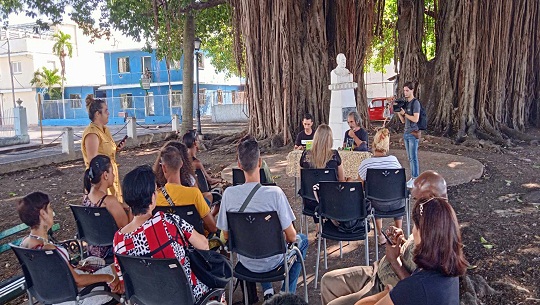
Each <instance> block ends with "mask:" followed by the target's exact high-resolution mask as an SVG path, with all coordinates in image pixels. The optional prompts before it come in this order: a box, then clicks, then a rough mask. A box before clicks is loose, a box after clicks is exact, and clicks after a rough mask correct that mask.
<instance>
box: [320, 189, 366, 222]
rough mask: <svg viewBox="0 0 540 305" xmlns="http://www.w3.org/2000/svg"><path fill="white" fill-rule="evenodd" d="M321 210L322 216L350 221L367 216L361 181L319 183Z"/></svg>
mask: <svg viewBox="0 0 540 305" xmlns="http://www.w3.org/2000/svg"><path fill="white" fill-rule="evenodd" d="M318 195H319V211H318V213H319V214H320V215H321V216H322V217H326V218H330V219H335V220H338V221H349V220H355V219H361V218H365V217H366V216H367V210H366V203H365V200H364V189H363V188H362V183H361V182H330V181H321V182H320V183H319V192H318Z"/></svg>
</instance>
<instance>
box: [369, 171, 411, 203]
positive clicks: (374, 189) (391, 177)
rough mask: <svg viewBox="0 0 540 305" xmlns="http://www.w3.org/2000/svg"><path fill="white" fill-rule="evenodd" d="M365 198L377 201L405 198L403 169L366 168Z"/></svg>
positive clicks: (405, 188) (405, 186) (405, 182)
mask: <svg viewBox="0 0 540 305" xmlns="http://www.w3.org/2000/svg"><path fill="white" fill-rule="evenodd" d="M364 185H365V188H366V198H368V199H371V200H377V201H393V200H398V199H405V198H407V180H406V178H405V169H404V168H399V169H395V168H394V169H374V168H368V170H367V173H366V181H365V182H364Z"/></svg>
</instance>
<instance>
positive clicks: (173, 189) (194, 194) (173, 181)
mask: <svg viewBox="0 0 540 305" xmlns="http://www.w3.org/2000/svg"><path fill="white" fill-rule="evenodd" d="M181 167H182V157H181V156H180V151H178V149H177V148H176V147H173V146H167V147H164V148H163V149H162V151H161V168H162V170H163V175H164V176H165V179H166V180H167V183H166V184H165V185H164V186H163V188H164V189H165V191H166V193H167V194H168V195H169V197H170V198H171V200H172V202H173V203H174V205H177V206H184V205H189V204H193V205H195V208H196V209H197V212H199V215H200V216H201V219H202V220H203V223H204V228H205V229H206V230H207V231H208V232H211V233H215V232H216V231H217V228H216V221H215V219H214V216H212V213H210V208H209V207H208V204H206V201H205V200H204V197H203V195H202V193H201V191H200V190H199V189H198V188H196V187H187V186H183V185H182V184H181V182H180V168H181ZM156 205H157V206H169V205H170V204H169V202H168V200H167V199H166V198H165V195H164V194H163V191H162V190H161V189H159V190H158V191H157V198H156Z"/></svg>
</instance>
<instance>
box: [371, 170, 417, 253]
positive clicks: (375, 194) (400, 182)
mask: <svg viewBox="0 0 540 305" xmlns="http://www.w3.org/2000/svg"><path fill="white" fill-rule="evenodd" d="M364 185H365V188H366V199H367V200H376V201H378V202H390V201H396V200H404V201H405V206H404V207H402V208H399V209H397V210H393V211H386V212H383V211H377V210H375V209H374V210H373V215H374V218H373V225H374V230H375V233H374V234H375V260H378V259H379V241H378V239H379V232H377V226H376V225H375V217H377V218H394V217H400V216H405V217H406V219H407V237H408V236H409V235H410V233H411V225H410V223H411V222H410V213H409V190H408V189H407V180H406V178H405V169H404V168H400V169H373V168H368V170H367V173H366V181H365V182H364Z"/></svg>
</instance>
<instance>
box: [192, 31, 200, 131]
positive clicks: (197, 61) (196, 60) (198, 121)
mask: <svg viewBox="0 0 540 305" xmlns="http://www.w3.org/2000/svg"><path fill="white" fill-rule="evenodd" d="M193 46H194V47H195V92H196V94H195V97H196V98H195V102H196V103H197V134H202V131H201V105H200V104H199V54H200V49H201V40H200V39H199V37H196V38H195V40H194V41H193Z"/></svg>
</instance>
